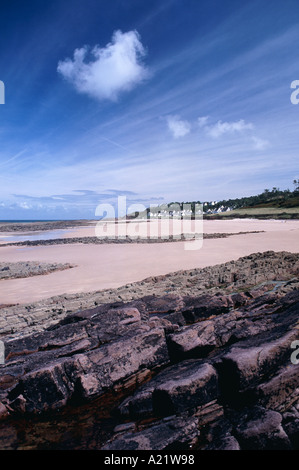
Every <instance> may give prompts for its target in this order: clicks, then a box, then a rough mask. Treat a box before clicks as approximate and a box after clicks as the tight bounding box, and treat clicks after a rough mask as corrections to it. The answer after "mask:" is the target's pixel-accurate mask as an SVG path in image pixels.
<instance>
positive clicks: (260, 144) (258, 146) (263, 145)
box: [252, 136, 270, 150]
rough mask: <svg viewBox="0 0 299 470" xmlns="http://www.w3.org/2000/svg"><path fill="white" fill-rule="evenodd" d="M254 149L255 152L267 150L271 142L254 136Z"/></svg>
mask: <svg viewBox="0 0 299 470" xmlns="http://www.w3.org/2000/svg"><path fill="white" fill-rule="evenodd" d="M252 142H253V148H254V149H255V150H265V149H267V148H268V147H270V142H269V141H268V140H265V139H261V138H260V137H256V136H253V137H252Z"/></svg>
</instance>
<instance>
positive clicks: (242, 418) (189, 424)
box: [0, 252, 299, 450]
mask: <svg viewBox="0 0 299 470" xmlns="http://www.w3.org/2000/svg"><path fill="white" fill-rule="evenodd" d="M298 260H299V257H298V255H295V254H287V253H278V254H277V253H273V252H268V253H263V254H254V255H250V256H248V257H245V258H242V259H240V260H237V261H234V262H231V263H225V264H223V265H219V266H216V267H213V268H211V267H209V268H205V269H204V270H190V271H189V272H180V273H173V274H171V275H168V276H159V277H157V278H152V279H149V280H144V281H143V282H142V283H139V284H138V283H135V284H132V285H129V286H126V287H123V288H121V289H117V290H116V291H115V292H117V296H116V297H114V298H113V299H112V294H111V292H112V291H109V294H107V297H103V298H105V299H107V298H109V301H99V297H94V296H92V295H91V298H90V300H87V299H86V298H85V300H84V299H83V298H82V297H80V296H77V295H74V296H69V297H68V298H67V297H63V299H62V297H57V298H56V299H52V300H51V301H49V302H48V304H47V308H45V306H44V307H43V306H42V305H41V303H38V304H36V305H30V306H26V308H25V311H24V310H22V309H21V308H20V312H21V313H20V315H19V316H18V318H21V316H22V319H23V320H22V321H23V322H24V323H26V325H27V326H26V327H24V328H23V327H20V329H19V330H18V327H17V328H16V334H13V333H11V332H7V324H6V320H5V319H4V320H3V318H4V317H5V315H6V314H7V311H8V310H6V309H3V311H2V313H3V315H2V317H1V319H0V322H1V323H0V326H1V325H4V326H3V328H4V329H3V330H1V340H3V341H4V342H5V356H6V357H5V364H4V365H0V419H1V423H0V447H1V442H2V441H3V442H5V446H6V448H7V447H8V446H9V439H10V437H9V436H10V435H11V436H13V437H11V439H13V440H12V442H13V443H14V444H13V446H14V448H16V447H17V446H18V442H19V440H21V439H22V432H20V431H22V424H21V423H22V419H21V420H20V417H24V418H26V417H27V414H28V413H34V414H35V415H39V414H41V419H44V416H49V417H50V418H49V419H54V420H55V419H56V420H57V419H58V418H57V416H59V420H65V422H66V423H67V427H68V428H69V415H68V413H71V411H70V410H73V411H72V412H74V413H78V414H79V415H80V419H79V422H80V423H82V422H84V425H83V429H84V433H85V432H87V431H86V428H88V426H89V424H88V420H87V423H86V422H85V421H84V420H85V418H84V417H85V412H86V410H91V409H92V407H93V406H99V405H100V404H101V403H102V404H103V405H102V406H104V408H105V414H104V415H101V416H102V417H101V418H99V419H100V421H99V423H94V422H93V424H92V426H91V429H89V431H88V432H90V433H91V434H90V436H88V437H84V442H85V443H86V442H90V444H89V445H90V446H91V445H92V446H94V447H93V448H95V447H96V448H103V449H121V450H125V449H144V448H146V449H153V450H159V449H172V448H173V449H177V448H184V449H187V448H189V446H190V445H191V446H193V445H195V443H196V448H199V449H224V450H239V449H242V450H243V449H249V448H254V449H268V448H269V449H272V448H283V449H290V448H293V449H296V448H298V447H299V438H298V432H299V382H298V380H299V379H298V377H299V375H298V365H295V364H293V363H292V362H291V354H292V353H293V349H292V348H291V344H292V343H293V341H296V340H298V339H299V330H298V326H299V323H298V306H299V289H298V288H299V281H298V278H297V277H294V276H297V275H298V272H299V261H298ZM177 281H179V282H180V283H181V284H179V283H178V285H179V288H177V289H175V288H174V286H175V283H176V282H177ZM256 281H258V282H262V284H260V285H257V286H253V284H252V283H253V282H256ZM141 286H142V289H143V290H142V292H143V295H139V294H140V292H141V290H138V289H141ZM205 286H206V287H205ZM144 289H147V290H148V291H149V293H148V295H144ZM207 289H209V290H208V292H207ZM166 291H169V292H172V294H168V295H161V292H164V293H165V292H166ZM132 292H134V296H135V297H134V296H132ZM192 292H193V294H192V295H191V293H192ZM105 295H106V294H105ZM122 296H123V297H122ZM124 298H125V299H126V301H124V300H123V299H124ZM59 302H60V303H59ZM74 306H76V308H74ZM69 307H70V308H69ZM14 309H16V307H14ZM68 309H69V310H68ZM12 311H16V310H10V312H12ZM34 312H35V313H36V312H38V314H37V313H36V315H37V316H36V317H35V316H34V315H35V313H34ZM49 312H51V313H49ZM40 315H44V316H45V317H47V316H48V315H50V317H51V318H50V320H49V322H46V321H45V322H44V323H43V322H42V324H41V325H38V321H37V319H38V318H41V317H40ZM10 318H12V317H10ZM54 320H55V321H54ZM31 321H32V322H33V323H35V326H34V327H31V326H30V322H31ZM36 325H37V326H36ZM45 325H47V326H45ZM36 328H40V329H39V330H38V331H37V329H36ZM17 330H18V331H17ZM5 332H6V333H5ZM25 333H26V334H25ZM97 400H99V401H97ZM81 407H82V409H81ZM83 407H87V408H83ZM74 410H78V411H74ZM84 410H85V411H84ZM45 412H47V413H46V414H45ZM55 413H56V415H55ZM57 413H58V414H57ZM185 413H186V414H185ZM54 415H55V416H56V418H54V417H53V418H51V417H52V416H54ZM62 416H63V418H62ZM104 416H105V417H104ZM107 416H108V418H107ZM162 417H164V418H165V419H161V418H162ZM8 419H10V424H9V430H10V431H9V433H8V434H7V432H6V433H5V429H6V428H5V426H6V422H8ZM34 419H35V420H37V417H36V416H35V417H34ZM19 420H20V429H19V428H18V423H19ZM105 420H107V421H105ZM110 420H111V421H113V423H111V426H110V424H109V426H108V428H107V429H106V425H107V422H110ZM140 420H143V421H142V422H140ZM127 421H129V423H127ZM74 422H75V423H78V418H76V419H75V420H74ZM103 422H104V423H105V425H103V431H101V432H100V431H99V429H100V430H101V429H102V428H101V425H102V423H103ZM141 423H142V424H141ZM74 426H75V427H76V426H77V424H75V425H74ZM95 428H97V431H96V430H95ZM42 429H43V426H41V427H40V428H39V427H38V426H37V427H36V428H35V430H34V433H35V436H38V433H42V432H43V431H42ZM70 429H72V428H70ZM77 431H78V429H77V428H76V432H77ZM70 432H72V431H71V430H70ZM88 432H87V434H88ZM94 434H95V435H96V438H95V439H93V435H94ZM61 438H63V437H61ZM108 439H109V442H107V440H108ZM36 441H38V437H36ZM36 441H35V442H36ZM44 441H45V440H44V439H43V440H42V442H44ZM91 442H92V443H93V444H91ZM106 442H107V444H106V445H105V443H106ZM19 445H20V447H21V446H22V444H21V443H20V444H19ZM34 445H37V446H38V444H34ZM78 446H80V445H79V444H78Z"/></svg>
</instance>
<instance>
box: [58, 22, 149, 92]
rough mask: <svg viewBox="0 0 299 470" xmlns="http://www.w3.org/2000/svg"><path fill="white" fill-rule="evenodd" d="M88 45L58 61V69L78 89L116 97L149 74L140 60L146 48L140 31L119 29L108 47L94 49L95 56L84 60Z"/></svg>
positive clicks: (92, 52) (92, 51) (93, 54)
mask: <svg viewBox="0 0 299 470" xmlns="http://www.w3.org/2000/svg"><path fill="white" fill-rule="evenodd" d="M88 51H89V47H88V46H84V47H82V48H80V49H76V50H75V52H74V58H73V60H72V59H66V60H64V61H60V62H59V63H58V67H57V70H58V72H59V73H61V74H62V75H63V77H64V78H65V79H66V80H68V81H69V82H70V83H71V84H72V85H73V86H74V87H75V88H76V90H77V91H78V92H80V93H86V94H87V95H89V96H92V97H94V98H97V99H99V100H102V99H109V100H113V101H115V100H116V99H117V98H118V95H119V93H121V92H124V91H130V90H131V89H132V88H133V87H134V86H136V85H137V84H139V83H140V82H141V81H143V80H144V79H145V78H146V77H148V71H147V69H146V67H145V66H144V65H143V63H142V62H141V59H142V57H143V56H144V55H145V49H144V47H143V45H142V43H141V42H140V39H139V35H138V33H137V31H129V32H127V33H122V32H121V31H116V32H115V33H114V34H113V37H112V41H111V43H109V44H107V45H106V47H99V46H95V47H94V48H93V49H92V50H91V55H92V56H93V60H91V61H90V62H85V59H86V56H87V53H88Z"/></svg>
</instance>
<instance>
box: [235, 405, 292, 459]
mask: <svg viewBox="0 0 299 470" xmlns="http://www.w3.org/2000/svg"><path fill="white" fill-rule="evenodd" d="M281 423H282V416H281V414H279V413H277V412H276V411H271V410H266V409H264V408H261V407H255V408H252V409H250V410H249V411H248V412H247V413H245V414H242V416H240V418H239V424H238V425H237V426H236V429H235V432H236V437H237V440H238V441H239V442H240V445H241V447H242V449H244V450H257V449H258V450H288V449H291V443H290V440H289V438H288V436H287V434H286V432H285V431H284V429H283V427H282V424H281Z"/></svg>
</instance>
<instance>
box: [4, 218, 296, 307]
mask: <svg viewBox="0 0 299 470" xmlns="http://www.w3.org/2000/svg"><path fill="white" fill-rule="evenodd" d="M203 228H204V233H206V234H212V233H239V232H248V231H251V232H253V231H263V232H262V233H247V234H242V235H234V236H230V237H227V238H212V239H204V240H203V243H202V247H201V249H197V250H186V249H185V248H186V243H193V242H183V241H177V242H175V243H158V244H155V243H152V244H137V243H132V244H119V245H117V244H113V245H111V244H107V245H92V244H91V245H82V244H70V245H53V246H36V247H19V246H7V247H1V248H0V261H1V262H17V261H39V262H45V263H70V264H72V265H75V266H76V267H74V268H71V269H68V270H66V271H58V272H54V273H51V274H47V275H43V276H35V277H30V278H23V279H10V280H2V281H0V304H16V303H30V302H34V301H37V300H42V299H46V298H48V297H52V296H55V295H61V294H71V293H80V292H82V293H83V292H91V291H99V290H101V289H107V288H116V287H120V286H123V285H125V284H128V283H131V282H136V281H141V280H142V279H145V278H147V277H150V276H156V275H161V274H167V273H170V272H174V271H178V270H186V269H192V268H202V267H206V266H213V265H215V264H219V263H223V262H227V261H230V260H236V259H238V258H239V257H241V256H246V255H249V254H251V253H256V252H264V251H268V250H273V251H290V252H293V253H297V252H299V221H297V220H294V221H286V222H283V221H281V220H254V219H240V220H227V221H224V220H219V221H218V220H217V221H216V220H211V221H204V222H203ZM2 235H3V234H2ZM94 235H95V229H94V227H78V229H73V230H72V231H70V232H68V233H65V234H64V236H66V237H68V236H70V237H82V236H83V237H86V236H94ZM145 294H146V292H145Z"/></svg>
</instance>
